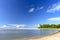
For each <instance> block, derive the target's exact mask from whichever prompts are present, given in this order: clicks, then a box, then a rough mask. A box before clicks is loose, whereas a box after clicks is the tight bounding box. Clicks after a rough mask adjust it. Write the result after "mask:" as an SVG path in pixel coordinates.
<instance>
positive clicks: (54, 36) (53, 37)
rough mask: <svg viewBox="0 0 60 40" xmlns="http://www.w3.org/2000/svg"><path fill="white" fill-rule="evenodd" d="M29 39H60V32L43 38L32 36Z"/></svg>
mask: <svg viewBox="0 0 60 40" xmlns="http://www.w3.org/2000/svg"><path fill="white" fill-rule="evenodd" d="M29 40H60V32H57V33H54V34H51V35H47V36H44V37H41V38H31V39H29Z"/></svg>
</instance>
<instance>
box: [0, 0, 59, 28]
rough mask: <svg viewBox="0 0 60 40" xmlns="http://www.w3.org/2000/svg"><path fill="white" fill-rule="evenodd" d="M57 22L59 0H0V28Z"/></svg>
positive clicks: (28, 26) (34, 25)
mask: <svg viewBox="0 0 60 40" xmlns="http://www.w3.org/2000/svg"><path fill="white" fill-rule="evenodd" d="M59 23H60V0H0V28H8V27H9V28H11V27H12V26H14V27H17V28H20V27H24V28H33V27H34V28H35V27H37V26H38V25H39V24H59ZM14 27H13V28H14Z"/></svg>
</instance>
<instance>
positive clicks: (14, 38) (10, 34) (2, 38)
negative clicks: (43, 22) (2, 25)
mask: <svg viewBox="0 0 60 40" xmlns="http://www.w3.org/2000/svg"><path fill="white" fill-rule="evenodd" d="M55 32H58V31H57V30H15V29H14V30H0V40H25V39H28V38H32V37H41V36H45V35H48V34H53V33H55Z"/></svg>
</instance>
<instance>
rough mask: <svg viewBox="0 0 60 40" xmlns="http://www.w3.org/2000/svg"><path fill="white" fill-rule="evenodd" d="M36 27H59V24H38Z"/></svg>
mask: <svg viewBox="0 0 60 40" xmlns="http://www.w3.org/2000/svg"><path fill="white" fill-rule="evenodd" d="M38 28H39V29H40V28H60V24H43V25H42V24H40V26H39V27H38Z"/></svg>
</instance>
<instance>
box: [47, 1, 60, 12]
mask: <svg viewBox="0 0 60 40" xmlns="http://www.w3.org/2000/svg"><path fill="white" fill-rule="evenodd" d="M56 11H60V2H58V3H56V4H53V5H52V6H51V7H50V8H49V9H48V10H47V12H49V13H54V12H56Z"/></svg>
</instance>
